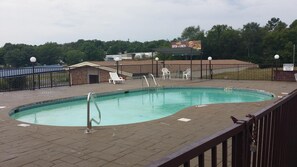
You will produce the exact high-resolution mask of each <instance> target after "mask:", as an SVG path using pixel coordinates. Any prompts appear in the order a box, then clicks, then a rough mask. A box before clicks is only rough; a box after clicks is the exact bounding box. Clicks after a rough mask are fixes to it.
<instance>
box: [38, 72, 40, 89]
mask: <svg viewBox="0 0 297 167" xmlns="http://www.w3.org/2000/svg"><path fill="white" fill-rule="evenodd" d="M38 89H40V74H38Z"/></svg>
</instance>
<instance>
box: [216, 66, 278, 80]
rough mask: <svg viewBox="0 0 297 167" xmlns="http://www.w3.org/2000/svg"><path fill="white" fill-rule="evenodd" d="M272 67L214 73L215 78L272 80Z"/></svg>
mask: <svg viewBox="0 0 297 167" xmlns="http://www.w3.org/2000/svg"><path fill="white" fill-rule="evenodd" d="M271 70H272V69H271V68H262V69H260V68H248V69H244V70H241V71H232V72H224V73H220V74H214V75H213V78H214V79H232V80H271V77H272V76H271V75H272V71H271Z"/></svg>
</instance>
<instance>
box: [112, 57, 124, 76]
mask: <svg viewBox="0 0 297 167" xmlns="http://www.w3.org/2000/svg"><path fill="white" fill-rule="evenodd" d="M121 60H122V59H121V58H120V57H115V58H114V61H115V62H116V65H117V74H118V75H119V61H121Z"/></svg>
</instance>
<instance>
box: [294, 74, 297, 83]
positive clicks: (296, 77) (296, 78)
mask: <svg viewBox="0 0 297 167" xmlns="http://www.w3.org/2000/svg"><path fill="white" fill-rule="evenodd" d="M294 76H295V80H296V82H297V73H295V74H294Z"/></svg>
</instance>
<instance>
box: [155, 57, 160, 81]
mask: <svg viewBox="0 0 297 167" xmlns="http://www.w3.org/2000/svg"><path fill="white" fill-rule="evenodd" d="M155 60H156V77H157V78H158V61H159V57H156V58H155Z"/></svg>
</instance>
